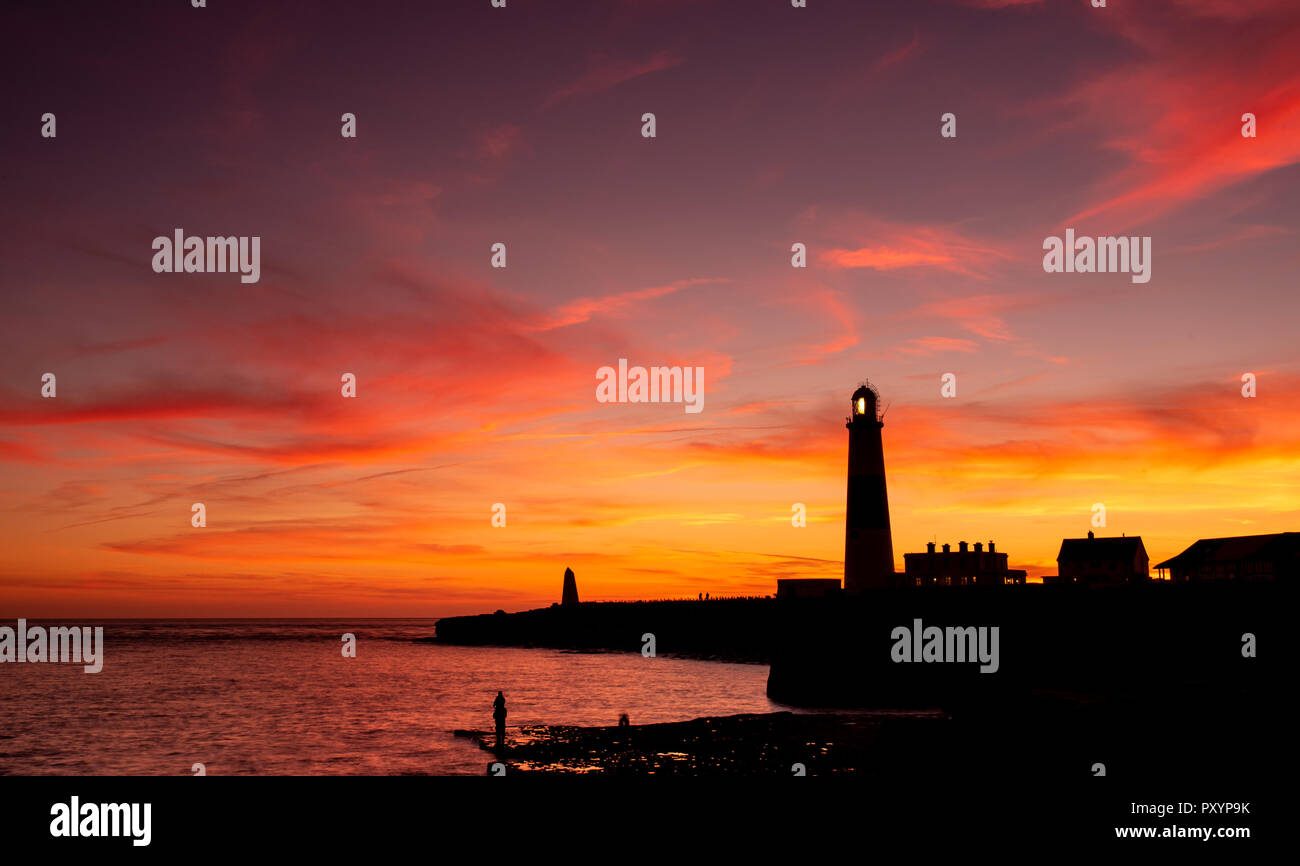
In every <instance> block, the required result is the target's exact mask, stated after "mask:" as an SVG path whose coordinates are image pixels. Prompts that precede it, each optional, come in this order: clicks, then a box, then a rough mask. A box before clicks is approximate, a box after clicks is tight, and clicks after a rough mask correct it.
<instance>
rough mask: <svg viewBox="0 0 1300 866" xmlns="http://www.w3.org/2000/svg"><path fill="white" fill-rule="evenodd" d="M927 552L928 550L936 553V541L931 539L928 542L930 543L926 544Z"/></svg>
mask: <svg viewBox="0 0 1300 866" xmlns="http://www.w3.org/2000/svg"><path fill="white" fill-rule="evenodd" d="M925 552H926V553H934V542H933V541H931V542H930V543H928V544H927V545H926V546H925Z"/></svg>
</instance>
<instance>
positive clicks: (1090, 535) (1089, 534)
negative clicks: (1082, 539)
mask: <svg viewBox="0 0 1300 866" xmlns="http://www.w3.org/2000/svg"><path fill="white" fill-rule="evenodd" d="M1088 537H1089V538H1092V530H1091V529H1089V530H1088Z"/></svg>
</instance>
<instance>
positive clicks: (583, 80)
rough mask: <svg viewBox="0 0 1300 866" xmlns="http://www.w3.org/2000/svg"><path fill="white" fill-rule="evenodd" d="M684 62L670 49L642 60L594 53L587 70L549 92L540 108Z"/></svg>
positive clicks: (588, 62)
mask: <svg viewBox="0 0 1300 866" xmlns="http://www.w3.org/2000/svg"><path fill="white" fill-rule="evenodd" d="M684 62H685V60H684V58H681V57H678V56H677V55H675V54H674V53H672V52H671V51H659V52H657V53H655V54H654V55H652V56H651V57H648V58H646V59H645V60H622V59H618V58H611V57H609V56H608V55H605V54H597V55H594V56H592V57H591V58H589V59H588V61H587V71H586V72H584V73H583V74H582V75H580V76H578V77H577V78H576V79H574V80H573V81H571V82H569V83H568V84H566V85H564V86H563V87H561V88H560V89H558V90H556V91H555V92H554V93H552V94H551V95H550V96H548V97H547V98H546V101H545V102H543V103H542V108H544V109H545V108H550V107H551V106H553V105H555V104H556V103H559V102H563V101H564V100H566V99H573V98H575V97H578V96H590V95H592V94H593V93H601V92H603V91H606V90H610V89H612V88H615V87H617V86H618V85H620V84H623V83H625V82H628V81H631V80H632V79H634V78H640V77H641V76H643V75H649V74H651V73H653V72H661V71H663V70H665V69H671V68H672V67H674V66H679V65H681V64H682V63H684Z"/></svg>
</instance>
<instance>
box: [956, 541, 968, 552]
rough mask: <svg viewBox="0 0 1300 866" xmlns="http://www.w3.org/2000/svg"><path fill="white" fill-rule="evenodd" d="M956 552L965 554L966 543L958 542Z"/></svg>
mask: <svg viewBox="0 0 1300 866" xmlns="http://www.w3.org/2000/svg"><path fill="white" fill-rule="evenodd" d="M957 551H958V552H959V553H965V552H966V542H964V541H959V542H957Z"/></svg>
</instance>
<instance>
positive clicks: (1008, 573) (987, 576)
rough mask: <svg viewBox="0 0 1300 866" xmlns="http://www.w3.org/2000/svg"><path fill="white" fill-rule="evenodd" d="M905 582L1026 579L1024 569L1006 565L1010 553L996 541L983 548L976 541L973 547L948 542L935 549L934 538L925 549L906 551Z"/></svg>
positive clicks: (991, 582)
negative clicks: (1001, 549)
mask: <svg viewBox="0 0 1300 866" xmlns="http://www.w3.org/2000/svg"><path fill="white" fill-rule="evenodd" d="M903 577H904V580H903V583H904V585H906V586H966V585H979V586H988V585H995V586H996V585H1001V584H1004V583H1024V582H1025V573H1024V572H1023V571H1019V570H1015V569H1008V568H1007V555H1006V554H1005V553H998V551H997V548H996V547H995V546H994V544H993V542H991V541H990V542H989V549H988V550H987V551H986V550H984V545H983V544H982V543H981V542H978V541H977V542H975V548H974V550H971V549H968V547H967V545H966V542H964V541H963V542H960V543H959V544H958V549H957V550H955V551H954V550H952V548H951V546H950V545H947V544H945V545H944V546H943V550H942V551H936V550H935V549H934V542H930V543H929V544H927V545H926V546H925V553H905V554H903Z"/></svg>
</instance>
